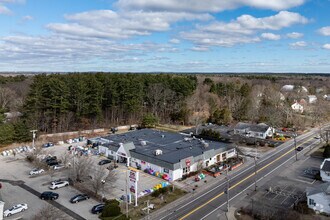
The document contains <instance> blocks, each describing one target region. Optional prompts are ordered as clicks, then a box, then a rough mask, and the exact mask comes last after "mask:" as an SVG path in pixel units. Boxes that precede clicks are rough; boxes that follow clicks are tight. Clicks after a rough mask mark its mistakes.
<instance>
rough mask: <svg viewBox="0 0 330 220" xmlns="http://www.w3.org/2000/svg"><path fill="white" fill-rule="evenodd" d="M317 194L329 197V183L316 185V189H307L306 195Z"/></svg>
mask: <svg viewBox="0 0 330 220" xmlns="http://www.w3.org/2000/svg"><path fill="white" fill-rule="evenodd" d="M319 193H325V194H328V195H330V183H323V184H320V185H318V186H317V187H315V188H314V187H307V189H306V195H307V196H311V195H315V194H319Z"/></svg>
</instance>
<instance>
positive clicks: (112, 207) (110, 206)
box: [102, 203, 121, 217]
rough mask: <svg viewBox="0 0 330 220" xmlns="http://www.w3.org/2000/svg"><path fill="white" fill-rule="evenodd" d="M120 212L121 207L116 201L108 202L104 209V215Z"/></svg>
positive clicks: (114, 214) (116, 214) (115, 214)
mask: <svg viewBox="0 0 330 220" xmlns="http://www.w3.org/2000/svg"><path fill="white" fill-rule="evenodd" d="M120 214H121V212H120V207H119V206H118V205H117V204H115V203H106V205H105V207H104V209H103V211H102V217H113V216H118V215H120Z"/></svg>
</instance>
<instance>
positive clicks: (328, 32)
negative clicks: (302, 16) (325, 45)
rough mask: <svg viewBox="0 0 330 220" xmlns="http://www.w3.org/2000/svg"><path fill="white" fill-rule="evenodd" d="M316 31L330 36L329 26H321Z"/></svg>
mask: <svg viewBox="0 0 330 220" xmlns="http://www.w3.org/2000/svg"><path fill="white" fill-rule="evenodd" d="M318 32H319V34H321V35H323V36H330V26H327V27H323V28H321V29H319V30H318Z"/></svg>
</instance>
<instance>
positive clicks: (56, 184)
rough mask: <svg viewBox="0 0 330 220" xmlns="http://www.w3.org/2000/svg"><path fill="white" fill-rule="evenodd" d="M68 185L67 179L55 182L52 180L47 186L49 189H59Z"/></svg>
mask: <svg viewBox="0 0 330 220" xmlns="http://www.w3.org/2000/svg"><path fill="white" fill-rule="evenodd" d="M68 185H69V182H68V181H56V182H52V185H51V186H49V189H59V188H62V187H64V186H68Z"/></svg>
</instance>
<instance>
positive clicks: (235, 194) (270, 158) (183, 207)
mask: <svg viewBox="0 0 330 220" xmlns="http://www.w3.org/2000/svg"><path fill="white" fill-rule="evenodd" d="M317 132H318V130H317V129H313V130H312V131H310V132H307V133H306V134H303V135H301V136H299V137H297V147H298V146H302V147H303V148H304V149H303V150H302V151H300V152H298V151H296V150H295V148H294V141H293V140H291V141H288V142H286V143H284V144H282V145H281V146H279V147H278V148H275V149H274V150H272V151H270V152H269V153H268V154H266V155H265V156H264V157H263V158H261V159H258V160H257V169H256V170H257V172H256V175H255V167H254V166H253V165H251V166H249V167H246V168H245V169H243V170H242V171H241V172H240V173H238V174H235V175H229V198H230V200H233V199H235V198H239V196H240V195H241V194H242V193H243V192H244V191H246V190H247V189H249V188H253V189H254V187H255V180H257V183H258V182H259V181H261V180H262V179H263V178H266V177H267V176H269V175H271V174H272V173H273V172H274V171H276V170H280V169H284V167H282V165H283V164H286V163H288V162H289V161H291V162H292V161H294V160H295V155H296V153H297V156H298V158H299V155H302V154H303V153H304V152H305V151H307V150H308V149H309V148H311V147H313V146H315V145H316V144H318V143H319V142H320V141H319V140H317V139H314V136H315V135H316V133H317ZM257 185H258V184H257ZM226 189H227V181H226V180H225V179H221V180H219V182H218V184H217V185H216V186H215V187H213V188H212V189H210V190H208V191H207V192H204V193H203V194H201V195H198V196H196V197H190V198H187V199H183V200H181V201H180V202H179V203H177V204H176V205H175V206H174V207H173V208H166V207H165V211H164V210H163V211H161V210H160V211H159V212H155V213H153V214H152V215H151V216H149V217H150V218H151V219H160V220H163V219H164V220H165V219H166V220H171V219H180V220H182V219H185V220H186V219H187V220H188V219H189V220H190V219H191V220H194V219H209V218H208V217H209V216H211V215H212V214H213V213H214V212H215V211H217V210H219V209H222V211H226V209H227V208H226V201H227V194H226V192H227V190H226ZM210 219H212V218H210Z"/></svg>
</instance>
